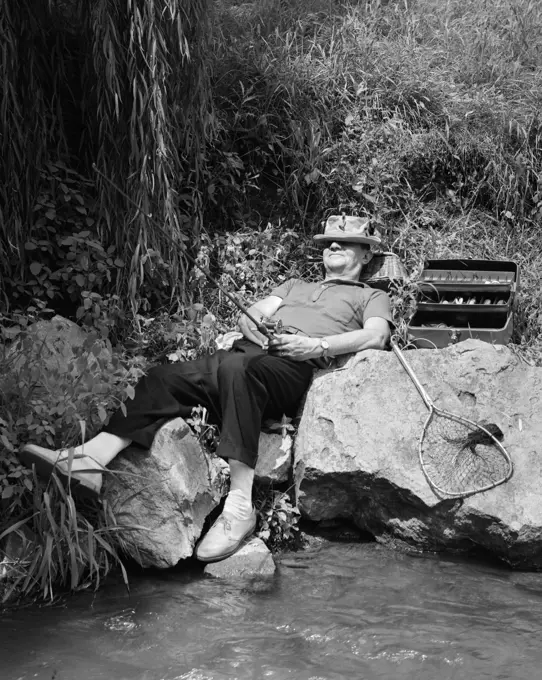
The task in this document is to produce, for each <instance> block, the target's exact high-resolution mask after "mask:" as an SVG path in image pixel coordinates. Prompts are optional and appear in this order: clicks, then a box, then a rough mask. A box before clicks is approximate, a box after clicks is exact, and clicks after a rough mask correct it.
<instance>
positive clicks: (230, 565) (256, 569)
mask: <svg viewBox="0 0 542 680" xmlns="http://www.w3.org/2000/svg"><path fill="white" fill-rule="evenodd" d="M275 569H276V566H275V562H274V561H273V557H272V556H271V553H270V552H269V549H268V548H267V546H266V545H265V543H264V542H263V541H262V540H261V539H260V538H251V539H250V540H249V541H248V542H247V543H245V545H244V546H242V547H241V548H240V549H239V550H238V551H237V552H236V553H234V554H233V555H232V556H231V557H228V558H226V559H225V560H221V561H220V562H211V563H209V564H207V565H205V569H204V570H203V571H204V573H206V574H208V575H209V576H214V577H216V578H235V577H240V576H243V577H246V576H272V575H273V574H274V573H275Z"/></svg>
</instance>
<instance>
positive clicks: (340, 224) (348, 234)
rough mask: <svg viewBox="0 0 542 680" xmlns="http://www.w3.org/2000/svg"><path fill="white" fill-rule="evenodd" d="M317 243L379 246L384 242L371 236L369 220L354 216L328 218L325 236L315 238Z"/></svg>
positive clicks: (320, 235)
mask: <svg viewBox="0 0 542 680" xmlns="http://www.w3.org/2000/svg"><path fill="white" fill-rule="evenodd" d="M314 239H315V240H316V241H349V242H350V243H365V244H367V245H370V246H379V245H380V244H381V243H382V241H381V239H380V238H379V237H378V236H374V235H370V234H369V220H368V219H367V218H366V217H355V216H354V215H331V216H330V217H328V219H327V222H326V226H325V228H324V233H323V234H316V235H315V236H314Z"/></svg>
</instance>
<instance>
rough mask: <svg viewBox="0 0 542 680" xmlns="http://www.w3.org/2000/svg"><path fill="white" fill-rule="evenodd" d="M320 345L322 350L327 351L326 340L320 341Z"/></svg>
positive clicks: (327, 344)
mask: <svg viewBox="0 0 542 680" xmlns="http://www.w3.org/2000/svg"><path fill="white" fill-rule="evenodd" d="M320 344H321V345H322V347H323V348H324V349H329V342H328V341H327V340H320Z"/></svg>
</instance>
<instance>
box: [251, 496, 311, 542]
mask: <svg viewBox="0 0 542 680" xmlns="http://www.w3.org/2000/svg"><path fill="white" fill-rule="evenodd" d="M262 496H263V497H262ZM256 509H257V512H258V517H259V521H260V523H259V528H258V531H257V534H256V535H257V536H258V537H259V538H261V539H262V541H264V542H265V543H266V544H267V545H268V547H269V548H270V549H271V550H287V549H288V548H294V547H297V546H298V544H299V526H298V522H299V516H300V513H299V510H298V509H297V508H296V507H294V506H293V505H292V503H291V501H290V497H289V495H288V493H287V492H283V491H276V490H275V491H267V490H265V491H263V493H261V494H260V500H259V502H257V503H256Z"/></svg>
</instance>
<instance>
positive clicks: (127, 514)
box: [105, 418, 227, 568]
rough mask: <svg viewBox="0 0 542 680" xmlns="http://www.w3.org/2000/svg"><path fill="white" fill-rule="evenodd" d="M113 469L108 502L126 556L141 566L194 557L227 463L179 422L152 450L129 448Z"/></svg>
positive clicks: (165, 430) (222, 487) (223, 485)
mask: <svg viewBox="0 0 542 680" xmlns="http://www.w3.org/2000/svg"><path fill="white" fill-rule="evenodd" d="M110 469H111V470H112V471H113V473H114V474H112V475H108V476H107V482H106V486H105V498H106V500H107V501H108V502H109V503H110V504H111V507H112V510H113V512H114V514H115V517H116V520H117V522H118V524H119V525H121V527H122V528H123V530H122V533H123V539H124V541H125V543H126V550H127V552H128V553H129V554H130V555H131V556H132V557H133V558H134V559H135V560H136V561H137V562H139V564H141V565H142V566H143V567H159V568H167V567H172V566H174V565H175V564H177V562H179V560H182V559H184V558H186V557H190V556H191V555H192V553H193V551H194V546H195V544H196V541H197V540H198V538H199V537H200V535H201V533H202V530H203V525H204V522H205V518H206V517H207V515H209V513H210V512H211V511H212V510H213V508H214V507H215V506H216V505H217V504H218V503H219V501H220V499H221V497H222V496H223V494H224V493H225V492H226V486H227V465H226V463H225V462H224V461H222V460H221V459H220V458H217V457H216V456H210V455H209V454H208V453H206V452H205V451H204V450H203V448H202V447H201V445H200V444H199V442H198V440H197V439H196V437H195V436H194V435H193V434H192V432H191V430H190V428H189V427H188V425H187V424H186V422H185V421H184V420H183V419H182V418H176V419H175V420H172V421H170V422H169V423H167V424H166V425H164V426H163V427H162V428H161V429H160V430H159V432H158V433H157V434H156V436H155V438H154V442H153V444H152V446H151V448H150V450H149V451H146V450H143V449H141V448H136V447H129V448H128V449H126V450H125V451H124V452H123V455H121V456H117V458H115V460H114V461H113V462H112V463H111V465H110Z"/></svg>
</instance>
